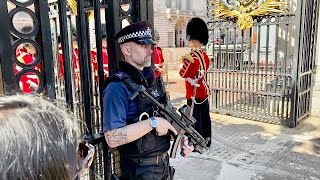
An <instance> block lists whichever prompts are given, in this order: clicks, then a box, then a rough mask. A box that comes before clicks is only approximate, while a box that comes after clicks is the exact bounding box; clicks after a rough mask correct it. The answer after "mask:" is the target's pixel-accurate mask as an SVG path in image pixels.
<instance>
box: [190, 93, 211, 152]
mask: <svg viewBox="0 0 320 180" xmlns="http://www.w3.org/2000/svg"><path fill="white" fill-rule="evenodd" d="M195 100H196V102H198V103H199V102H202V101H200V99H197V98H196V99H195ZM187 104H188V105H189V106H190V107H191V105H192V100H191V99H187ZM193 117H194V118H195V119H196V120H197V122H196V124H195V129H196V130H197V131H198V133H199V134H200V135H201V136H202V137H204V138H205V139H206V138H210V141H209V143H208V147H210V145H211V119H210V114H209V101H208V99H207V100H205V101H204V102H203V103H201V104H196V103H194V108H193Z"/></svg>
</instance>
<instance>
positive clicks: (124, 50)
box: [120, 43, 131, 56]
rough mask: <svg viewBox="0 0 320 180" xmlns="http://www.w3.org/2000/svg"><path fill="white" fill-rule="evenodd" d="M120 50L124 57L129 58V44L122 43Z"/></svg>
mask: <svg viewBox="0 0 320 180" xmlns="http://www.w3.org/2000/svg"><path fill="white" fill-rule="evenodd" d="M120 50H121V52H122V54H123V55H124V56H130V55H131V46H129V44H127V43H124V44H121V45H120Z"/></svg>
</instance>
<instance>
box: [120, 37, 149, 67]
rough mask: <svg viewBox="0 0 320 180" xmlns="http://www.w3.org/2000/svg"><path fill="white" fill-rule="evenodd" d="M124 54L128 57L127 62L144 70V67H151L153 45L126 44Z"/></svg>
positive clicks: (123, 49)
mask: <svg viewBox="0 0 320 180" xmlns="http://www.w3.org/2000/svg"><path fill="white" fill-rule="evenodd" d="M122 47H124V48H122V52H123V54H124V56H125V57H126V61H127V62H129V63H130V64H132V65H133V66H135V67H137V68H138V69H140V70H142V69H143V68H144V67H149V66H151V55H152V52H153V50H152V48H151V45H140V44H137V43H134V42H128V43H125V44H124V45H123V46H122Z"/></svg>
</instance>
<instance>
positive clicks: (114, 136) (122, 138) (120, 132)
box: [107, 127, 129, 146]
mask: <svg viewBox="0 0 320 180" xmlns="http://www.w3.org/2000/svg"><path fill="white" fill-rule="evenodd" d="M107 140H108V142H109V143H110V144H113V145H115V146H120V145H123V144H126V143H128V141H129V140H128V135H127V127H123V128H120V129H115V130H112V131H110V132H108V133H107Z"/></svg>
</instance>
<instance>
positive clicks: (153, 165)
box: [103, 22, 194, 180]
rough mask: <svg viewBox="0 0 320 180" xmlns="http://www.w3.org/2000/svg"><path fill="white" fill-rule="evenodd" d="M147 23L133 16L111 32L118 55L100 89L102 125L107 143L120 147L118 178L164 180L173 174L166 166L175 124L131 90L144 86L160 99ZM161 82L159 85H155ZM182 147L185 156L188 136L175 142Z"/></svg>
mask: <svg viewBox="0 0 320 180" xmlns="http://www.w3.org/2000/svg"><path fill="white" fill-rule="evenodd" d="M151 29H152V27H151V24H150V23H148V22H136V23H133V24H131V25H129V26H127V27H125V28H123V29H122V30H120V31H119V32H118V33H117V34H116V36H115V38H116V40H117V42H118V44H119V45H120V50H121V53H122V55H123V57H124V61H121V62H120V64H119V71H118V72H116V73H115V74H114V75H112V76H111V77H110V78H109V79H108V81H107V86H106V88H105V89H104V91H103V94H104V96H103V106H104V112H103V114H104V119H103V120H104V123H103V131H104V135H105V138H106V141H107V143H108V145H109V146H110V147H111V148H115V147H118V148H119V152H120V167H121V170H122V176H121V178H120V179H130V180H132V179H141V180H155V179H159V180H160V179H161V180H168V179H172V178H173V175H172V174H173V170H172V168H170V166H169V156H168V152H167V151H168V150H169V148H170V136H169V135H168V131H172V132H173V133H175V134H177V131H176V129H175V128H174V127H173V126H172V125H171V124H170V123H169V122H168V121H167V120H166V119H164V118H163V117H160V116H159V114H158V113H157V109H156V106H154V105H153V104H152V102H151V100H150V99H148V98H147V97H146V96H142V95H137V96H133V95H134V94H136V92H137V91H136V90H137V89H133V87H140V86H141V85H142V86H144V87H145V88H146V91H147V92H149V93H151V94H152V96H153V97H154V98H155V99H157V101H159V102H162V103H165V102H166V100H167V98H166V94H165V89H164V87H163V86H161V85H160V83H158V82H157V81H155V79H154V74H153V70H152V67H151V56H152V45H153V44H154V41H153V40H152V30H151ZM161 87H162V88H161ZM181 144H182V152H183V153H184V155H185V156H188V155H189V154H190V153H191V152H192V151H193V150H194V147H193V146H192V145H191V146H189V145H188V138H184V139H183V140H182V142H181Z"/></svg>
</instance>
